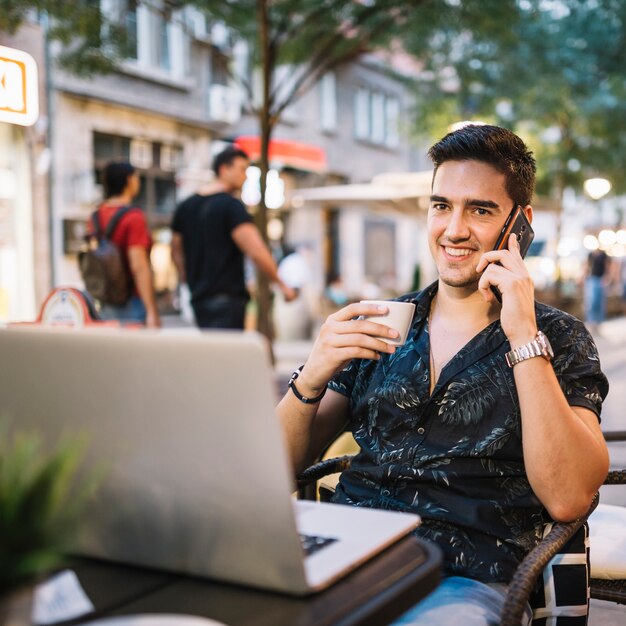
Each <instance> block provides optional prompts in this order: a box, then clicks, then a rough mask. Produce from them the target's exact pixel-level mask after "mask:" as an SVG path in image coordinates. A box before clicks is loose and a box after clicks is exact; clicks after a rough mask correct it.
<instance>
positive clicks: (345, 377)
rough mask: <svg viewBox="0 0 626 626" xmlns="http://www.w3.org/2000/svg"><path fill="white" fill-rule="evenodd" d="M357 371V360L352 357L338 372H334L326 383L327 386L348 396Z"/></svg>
mask: <svg viewBox="0 0 626 626" xmlns="http://www.w3.org/2000/svg"><path fill="white" fill-rule="evenodd" d="M358 373H359V362H358V361H357V360H356V359H353V360H352V361H350V363H348V365H346V367H345V368H344V369H342V370H341V372H339V373H338V374H335V376H333V377H332V378H331V379H330V382H329V383H328V388H329V389H332V391H336V392H337V393H340V394H341V395H342V396H346V397H348V398H349V397H350V396H351V395H352V390H353V389H354V383H355V382H356V377H357V374H358Z"/></svg>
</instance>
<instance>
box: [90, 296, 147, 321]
mask: <svg viewBox="0 0 626 626" xmlns="http://www.w3.org/2000/svg"><path fill="white" fill-rule="evenodd" d="M100 317H101V318H102V319H103V320H119V321H120V322H140V323H142V324H145V322H146V307H145V306H144V304H143V301H142V300H141V298H140V297H139V296H133V297H132V298H131V299H130V300H129V301H128V302H127V303H126V304H125V305H124V306H113V305H111V304H105V305H103V306H102V308H101V309H100Z"/></svg>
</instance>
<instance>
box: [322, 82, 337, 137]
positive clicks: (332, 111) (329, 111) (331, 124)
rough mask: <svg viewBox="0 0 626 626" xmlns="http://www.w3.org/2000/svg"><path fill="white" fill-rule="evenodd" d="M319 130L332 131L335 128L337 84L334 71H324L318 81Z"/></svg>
mask: <svg viewBox="0 0 626 626" xmlns="http://www.w3.org/2000/svg"><path fill="white" fill-rule="evenodd" d="M319 94H320V130H322V131H323V132H326V133H332V132H335V131H336V130H337V84H336V80H335V73H334V72H326V74H324V76H322V78H321V80H320V82H319Z"/></svg>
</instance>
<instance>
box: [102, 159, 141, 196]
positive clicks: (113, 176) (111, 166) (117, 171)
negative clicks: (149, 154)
mask: <svg viewBox="0 0 626 626" xmlns="http://www.w3.org/2000/svg"><path fill="white" fill-rule="evenodd" d="M134 173H135V168H134V167H133V166H132V165H131V164H130V163H127V162H126V161H112V162H111V163H107V165H106V167H105V168H104V173H103V175H102V185H103V186H104V197H105V198H112V197H113V196H119V195H120V194H121V193H122V192H123V191H124V187H126V185H127V184H128V178H129V177H130V176H132V175H133V174H134Z"/></svg>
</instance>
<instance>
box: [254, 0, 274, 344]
mask: <svg viewBox="0 0 626 626" xmlns="http://www.w3.org/2000/svg"><path fill="white" fill-rule="evenodd" d="M258 19H259V49H260V51H261V68H262V72H263V78H262V83H263V96H262V104H261V110H260V111H259V130H260V135H261V157H260V158H261V162H260V163H259V167H260V169H261V178H260V186H261V200H260V202H259V207H258V211H257V215H256V223H257V226H258V228H259V231H260V232H261V236H262V237H263V239H264V240H265V242H266V243H267V206H266V205H265V190H266V188H267V173H268V171H269V143H270V138H271V135H272V130H273V128H272V126H273V125H272V123H271V119H270V115H271V111H270V106H271V103H270V88H271V76H272V69H273V63H272V60H271V58H270V43H269V16H268V0H259V2H258ZM257 305H258V311H257V329H258V330H259V332H261V333H262V334H264V335H265V336H266V337H267V338H268V340H269V341H270V345H271V342H272V341H273V339H274V332H273V326H272V294H271V291H270V284H269V280H268V279H267V277H266V276H265V275H264V274H263V273H262V272H259V271H257Z"/></svg>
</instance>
